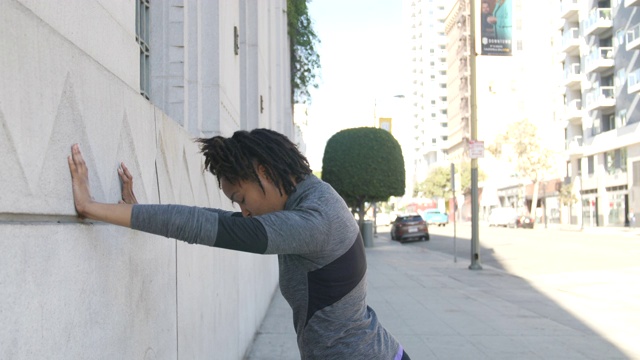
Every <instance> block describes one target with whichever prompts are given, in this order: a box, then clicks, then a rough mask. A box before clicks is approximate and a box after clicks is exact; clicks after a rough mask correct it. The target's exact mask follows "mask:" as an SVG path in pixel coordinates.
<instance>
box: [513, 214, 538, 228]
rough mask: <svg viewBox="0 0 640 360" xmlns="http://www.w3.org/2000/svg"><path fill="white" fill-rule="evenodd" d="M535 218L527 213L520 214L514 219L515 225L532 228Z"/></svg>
mask: <svg viewBox="0 0 640 360" xmlns="http://www.w3.org/2000/svg"><path fill="white" fill-rule="evenodd" d="M534 223H535V220H534V219H533V218H532V217H531V216H529V215H522V216H519V217H518V218H517V219H516V227H519V228H523V229H533V224H534Z"/></svg>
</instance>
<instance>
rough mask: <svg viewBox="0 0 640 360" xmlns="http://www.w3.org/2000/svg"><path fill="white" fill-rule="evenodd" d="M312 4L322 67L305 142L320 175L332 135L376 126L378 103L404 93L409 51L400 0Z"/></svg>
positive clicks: (320, 1)
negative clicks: (344, 130)
mask: <svg viewBox="0 0 640 360" xmlns="http://www.w3.org/2000/svg"><path fill="white" fill-rule="evenodd" d="M308 6H309V15H310V17H311V19H312V20H313V24H314V30H315V31H316V35H317V36H318V38H319V39H320V44H319V45H318V48H317V50H318V54H319V55H320V64H321V69H320V77H319V79H318V84H319V88H318V89H311V91H310V93H311V103H310V104H308V115H309V118H308V121H309V126H308V129H307V134H306V135H305V137H304V139H305V142H306V145H307V157H308V159H309V162H310V164H311V168H312V169H313V170H317V171H320V170H322V156H323V154H324V147H325V144H326V142H327V141H328V140H329V138H330V137H331V136H332V135H333V134H335V133H337V132H338V131H340V130H343V129H347V128H353V127H360V126H373V125H374V104H375V103H376V102H380V101H382V100H383V99H385V98H391V97H393V96H394V95H400V94H403V93H404V90H403V89H405V88H406V86H405V85H406V80H405V79H406V78H407V76H406V74H405V72H406V69H407V66H405V65H404V63H405V62H406V60H407V56H405V55H404V54H405V53H406V51H407V49H406V46H405V45H404V44H405V43H406V40H405V37H404V36H403V29H402V0H311V1H310V2H309V5H308ZM407 63H408V62H407Z"/></svg>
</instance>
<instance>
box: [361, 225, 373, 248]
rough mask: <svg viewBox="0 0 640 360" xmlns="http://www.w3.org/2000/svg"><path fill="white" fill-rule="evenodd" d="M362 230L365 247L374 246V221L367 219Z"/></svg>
mask: <svg viewBox="0 0 640 360" xmlns="http://www.w3.org/2000/svg"><path fill="white" fill-rule="evenodd" d="M360 232H361V233H362V240H363V241H364V247H373V221H371V220H365V221H364V224H362V229H361V231H360Z"/></svg>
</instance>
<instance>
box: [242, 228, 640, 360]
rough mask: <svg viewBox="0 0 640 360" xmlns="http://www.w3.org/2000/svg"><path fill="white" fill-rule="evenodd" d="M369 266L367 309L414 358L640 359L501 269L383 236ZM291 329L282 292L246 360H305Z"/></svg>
mask: <svg viewBox="0 0 640 360" xmlns="http://www.w3.org/2000/svg"><path fill="white" fill-rule="evenodd" d="M367 260H368V283H369V287H368V303H369V305H370V306H371V307H372V308H373V309H374V310H375V311H376V313H377V314H378V317H379V319H380V320H381V322H382V324H383V325H384V326H385V327H386V328H387V329H388V330H389V331H390V332H391V333H392V334H393V335H394V336H395V337H396V338H397V339H398V340H399V341H400V342H401V343H402V345H403V346H404V348H405V349H406V351H407V353H408V354H409V355H410V356H411V358H412V359H413V360H419V359H640V346H636V347H635V348H633V349H626V350H625V351H624V352H623V351H622V350H620V349H618V348H616V346H614V345H613V344H612V343H610V342H609V341H608V340H607V339H605V338H604V337H603V335H602V334H598V333H596V332H595V331H594V330H593V329H591V328H590V327H589V326H588V325H587V324H585V323H584V322H582V321H581V320H579V319H577V318H575V317H574V316H573V315H572V314H570V313H569V312H567V310H566V309H564V308H561V307H560V306H559V305H557V304H556V303H555V302H554V301H552V300H551V299H549V298H548V297H546V296H545V295H544V294H542V293H541V292H539V291H538V290H536V289H535V288H533V287H532V286H531V285H530V284H529V283H528V282H527V281H526V280H525V279H522V278H520V277H516V276H513V275H510V274H508V273H506V272H503V271H501V270H498V269H495V268H491V267H489V266H486V265H483V268H484V269H483V270H480V271H472V270H469V269H468V265H469V264H468V261H459V262H457V263H454V262H453V260H452V259H451V257H449V256H445V255H443V254H441V253H437V252H433V251H429V250H427V249H426V248H422V247H416V246H403V245H402V244H399V243H397V242H392V241H389V240H386V239H384V238H382V237H379V238H378V237H376V239H375V246H374V247H372V248H368V249H367ZM292 323H293V322H292V318H291V312H290V309H289V307H288V304H287V303H286V301H285V300H284V299H283V298H282V296H281V295H280V292H279V291H276V294H275V295H274V298H273V301H272V303H271V307H270V309H269V312H268V314H267V316H266V318H265V319H264V321H263V323H262V325H261V327H260V330H259V332H258V334H257V335H256V339H255V341H254V344H253V347H252V349H251V350H250V352H249V355H248V356H247V357H246V359H247V360H270V359H274V360H275V359H281V360H286V359H291V360H293V359H299V358H300V357H299V353H298V349H297V345H296V337H295V333H294V331H293V325H292ZM390 360H391V359H390Z"/></svg>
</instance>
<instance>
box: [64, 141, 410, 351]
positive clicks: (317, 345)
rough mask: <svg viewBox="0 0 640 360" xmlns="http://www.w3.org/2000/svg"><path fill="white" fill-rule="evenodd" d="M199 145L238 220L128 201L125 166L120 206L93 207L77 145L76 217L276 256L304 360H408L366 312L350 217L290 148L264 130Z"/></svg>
mask: <svg viewBox="0 0 640 360" xmlns="http://www.w3.org/2000/svg"><path fill="white" fill-rule="evenodd" d="M198 141H199V142H200V145H201V151H202V153H203V155H204V157H205V161H204V163H205V167H206V168H207V169H208V170H209V171H211V173H212V174H214V175H215V176H216V178H217V179H218V183H219V186H220V188H221V189H222V191H223V192H224V194H225V195H226V196H227V197H228V198H229V199H230V200H231V201H232V202H235V203H237V204H238V205H239V207H240V209H241V211H242V212H241V213H232V212H228V211H224V210H219V209H204V208H197V207H187V206H179V205H138V204H135V203H136V201H135V195H134V194H133V190H132V179H131V175H130V174H129V172H128V171H127V169H126V167H124V165H123V167H122V168H121V169H119V170H118V172H119V174H120V177H121V179H122V181H123V184H124V186H123V201H121V202H120V203H119V204H104V203H98V202H95V201H93V200H92V199H91V194H90V190H89V184H88V170H87V167H86V164H85V162H84V160H83V158H82V154H81V152H80V149H79V147H78V145H77V144H76V145H73V146H72V152H71V156H69V158H68V162H69V169H70V170H71V178H72V186H73V196H74V202H75V207H76V210H77V212H78V214H79V215H80V216H83V217H87V218H90V219H94V220H99V221H104V222H108V223H112V224H116V225H121V226H127V227H131V228H133V229H136V230H141V231H145V232H149V233H153V234H157V235H162V236H166V237H171V238H175V239H179V240H183V241H186V242H188V243H190V244H202V245H208V246H215V247H221V248H226V249H232V250H238V251H245V252H251V253H258V254H278V262H279V268H280V291H281V292H282V295H283V296H284V297H285V299H286V300H287V302H288V303H289V305H290V306H291V309H292V310H293V319H294V325H295V330H296V334H297V338H298V348H299V350H300V357H301V358H302V359H323V360H324V359H385V360H392V359H393V360H399V359H405V360H407V359H409V357H408V356H407V354H406V353H405V352H404V350H403V348H402V346H401V345H400V344H399V343H398V342H397V341H396V340H395V339H394V338H393V336H392V335H391V334H389V333H388V332H387V331H386V330H385V329H384V328H383V327H382V325H380V323H379V322H378V319H377V317H376V314H375V312H374V311H373V309H371V308H369V307H368V306H367V305H366V276H365V275H366V258H365V252H364V246H363V241H362V237H361V235H360V232H359V230H358V226H357V224H356V222H355V220H354V219H353V216H352V215H351V212H350V211H349V209H348V208H347V206H346V204H345V203H344V201H343V200H342V198H341V197H340V195H338V194H337V193H336V192H335V190H334V189H333V188H331V186H329V185H328V184H326V183H324V182H323V181H321V180H319V179H318V178H317V177H315V176H314V175H312V174H311V169H310V168H309V163H308V162H307V159H306V158H305V157H304V156H303V155H302V154H301V153H300V152H299V151H298V149H297V148H296V146H295V145H294V144H293V143H291V141H289V139H287V138H286V137H285V136H283V135H281V134H279V133H276V132H274V131H272V130H268V129H255V130H253V131H251V132H247V131H237V132H235V133H234V134H233V136H232V137H230V138H225V137H222V136H215V137H213V138H210V139H199V140H198Z"/></svg>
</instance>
